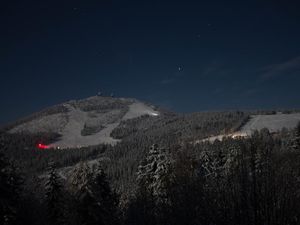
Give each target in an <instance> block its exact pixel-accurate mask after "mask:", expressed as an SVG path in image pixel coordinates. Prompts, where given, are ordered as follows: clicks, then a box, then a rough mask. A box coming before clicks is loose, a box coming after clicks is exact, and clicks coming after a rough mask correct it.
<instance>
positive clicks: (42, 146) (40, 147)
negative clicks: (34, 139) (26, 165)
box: [37, 143, 49, 149]
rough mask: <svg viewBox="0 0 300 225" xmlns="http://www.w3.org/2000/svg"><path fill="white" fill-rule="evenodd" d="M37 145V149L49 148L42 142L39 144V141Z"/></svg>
mask: <svg viewBox="0 0 300 225" xmlns="http://www.w3.org/2000/svg"><path fill="white" fill-rule="evenodd" d="M37 147H38V148H39V149H48V148H49V146H48V145H44V144H41V143H39V144H38V145H37Z"/></svg>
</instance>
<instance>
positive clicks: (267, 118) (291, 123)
mask: <svg viewBox="0 0 300 225" xmlns="http://www.w3.org/2000/svg"><path fill="white" fill-rule="evenodd" d="M299 122H300V113H291V114H283V113H280V112H278V113H277V114H274V115H253V116H251V117H250V120H249V121H248V122H247V123H246V124H245V125H244V126H243V127H242V128H241V129H240V130H239V131H237V132H234V133H231V134H226V135H218V136H213V137H209V138H206V139H203V140H198V141H196V143H199V142H205V141H209V142H214V141H215V140H220V141H221V140H222V139H223V138H226V137H232V138H238V137H249V136H251V135H252V134H253V132H254V131H256V130H258V131H260V130H262V129H264V128H267V129H268V130H269V131H270V132H271V133H275V132H279V131H280V130H282V129H283V128H286V129H293V128H295V127H296V126H297V124H298V123H299Z"/></svg>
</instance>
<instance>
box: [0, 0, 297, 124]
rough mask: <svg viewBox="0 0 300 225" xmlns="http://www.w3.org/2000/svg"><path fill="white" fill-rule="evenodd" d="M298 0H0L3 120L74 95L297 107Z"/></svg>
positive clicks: (192, 106) (170, 104)
mask: <svg viewBox="0 0 300 225" xmlns="http://www.w3.org/2000/svg"><path fill="white" fill-rule="evenodd" d="M299 12H300V3H299V1H298V3H297V1H283V0H282V1H281V0H279V1H276V0H273V1H271V0H270V1H268V0H265V1H264V0H260V1H254V0H252V1H247V0H243V1H227V0H226V1H225V0H222V1H221V0H220V1H216V0H210V1H200V0H199V1H196V0H194V1H187V0H185V1H176V0H173V1H164V0H152V1H143V0H140V1H128V0H126V1H125V0H122V1H114V0H98V1H90V0H85V1H77V2H76V1H63V0H61V1H53V0H52V1H49V0H44V1H23V0H22V1H21V0H20V1H13V0H9V1H6V2H1V5H0V32H1V33H0V47H1V48H0V50H1V51H0V84H1V87H0V102H1V111H0V124H4V123H7V122H9V121H12V120H15V119H17V118H19V117H22V116H25V115H27V114H30V113H32V112H34V111H37V110H40V109H42V108H44V107H46V106H51V105H53V104H57V103H61V102H64V101H67V100H71V99H80V98H85V97H88V96H92V95H96V93H97V92H98V91H100V90H101V91H102V92H104V93H105V94H107V95H109V94H110V93H111V92H113V93H115V95H116V96H122V97H134V98H138V99H141V100H146V101H148V102H151V103H153V104H157V105H161V106H164V107H166V108H169V109H171V110H174V111H177V112H192V111H201V110H227V109H262V108H300V85H299V84H300V13H299Z"/></svg>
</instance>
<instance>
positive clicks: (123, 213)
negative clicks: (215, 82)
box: [0, 125, 300, 225]
mask: <svg viewBox="0 0 300 225" xmlns="http://www.w3.org/2000/svg"><path fill="white" fill-rule="evenodd" d="M1 149H3V145H2V148H1ZM127 150H128V149H123V154H125V152H126V151H127ZM119 154H121V152H119ZM0 159H1V160H0V163H1V165H0V167H1V170H0V171H1V172H0V177H1V183H0V185H1V190H4V191H1V192H0V196H1V199H5V201H1V204H2V205H1V210H2V211H1V215H3V217H1V222H3V223H2V224H18V221H20V220H22V221H23V222H22V224H27V223H28V224H78V225H79V224H80V225H81V224H124V225H134V224H137V225H138V224H146V225H148V224H149V225H161V224H170V225H177V224H178V225H183V224H184V225H189V224H191V225H198V224H199V225H207V224H211V225H231V224H238V225H261V224H268V225H297V224H299V219H300V195H299V193H300V125H298V127H297V128H296V129H295V130H293V131H287V130H283V131H282V132H281V133H279V134H276V135H273V134H270V133H269V131H268V130H267V129H264V130H262V131H260V132H255V133H254V134H253V136H252V137H251V138H247V139H245V138H240V139H231V138H227V139H224V140H223V141H215V142H214V143H209V142H206V143H200V144H197V145H191V144H185V145H177V146H175V145H173V146H172V148H169V147H162V145H157V144H155V145H152V146H151V148H149V147H148V149H147V150H146V154H144V156H143V157H142V160H141V161H140V163H139V164H138V166H137V167H136V169H135V171H134V173H135V176H134V180H132V182H134V183H135V188H132V189H131V191H127V192H126V193H119V194H120V195H118V194H116V193H115V192H114V191H113V189H112V188H111V185H110V183H109V179H108V178H107V176H106V173H105V172H104V170H103V168H105V167H99V168H97V169H96V170H92V169H91V168H90V167H89V166H88V164H86V163H80V164H79V165H78V166H76V167H74V169H73V170H72V172H71V173H70V175H69V176H68V177H67V180H66V181H65V182H62V180H61V177H60V175H59V173H58V172H57V170H56V168H55V167H54V166H53V165H52V164H50V167H49V169H48V170H47V171H48V172H47V174H48V175H47V176H45V177H44V178H43V179H41V180H40V181H39V182H40V185H39V188H37V189H36V190H34V191H33V190H31V191H30V188H29V189H27V190H24V189H23V190H22V185H21V183H22V179H21V177H22V176H20V175H18V174H19V173H18V172H17V169H16V168H15V167H14V166H13V165H12V164H8V163H6V160H5V159H4V156H3V155H1V157H0ZM100 164H101V163H100ZM119 166H120V165H119ZM109 170H110V169H109V168H107V169H106V172H107V173H110V172H111V171H110V172H109ZM132 170H134V168H132ZM119 172H121V171H119ZM119 176H124V174H119ZM108 177H110V176H108ZM11 178H14V179H11ZM132 179H133V178H132ZM33 193H34V194H33ZM29 196H30V197H29Z"/></svg>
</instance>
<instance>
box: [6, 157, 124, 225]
mask: <svg viewBox="0 0 300 225" xmlns="http://www.w3.org/2000/svg"><path fill="white" fill-rule="evenodd" d="M6 161H7V158H5V156H4V155H3V154H2V152H1V154H0V190H1V191H0V224H6V225H19V224H22V225H26V224H28V225H29V224H30V225H35V224H36V225H40V224H43V225H63V224H69V225H83V224H86V225H89V224H90V225H94V224H95V225H96V224H111V225H112V224H116V225H118V224H120V219H121V216H120V215H121V214H120V211H119V208H118V205H119V203H118V201H119V198H118V195H117V194H116V193H115V192H114V191H113V190H112V189H111V187H110V184H109V182H108V178H107V176H106V174H105V173H104V171H103V169H102V168H101V167H98V168H97V169H96V170H92V169H91V168H90V167H89V166H88V165H87V164H85V163H82V164H80V165H79V166H78V167H76V168H75V169H74V170H73V172H72V174H71V176H70V177H69V180H68V182H69V183H66V182H65V181H62V178H61V177H60V175H59V173H58V172H57V170H56V169H55V166H54V165H53V164H49V168H48V170H47V175H46V176H45V177H41V178H40V179H38V180H37V182H38V184H35V188H33V187H29V188H28V187H26V186H24V180H23V179H22V176H21V175H20V172H19V171H18V170H17V169H16V167H15V166H14V165H13V164H12V163H7V162H6Z"/></svg>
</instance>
